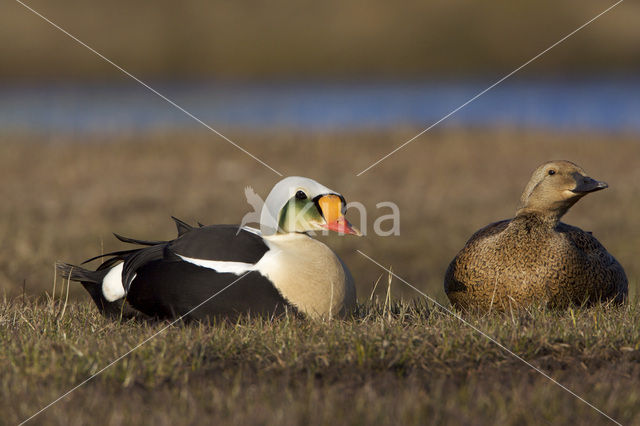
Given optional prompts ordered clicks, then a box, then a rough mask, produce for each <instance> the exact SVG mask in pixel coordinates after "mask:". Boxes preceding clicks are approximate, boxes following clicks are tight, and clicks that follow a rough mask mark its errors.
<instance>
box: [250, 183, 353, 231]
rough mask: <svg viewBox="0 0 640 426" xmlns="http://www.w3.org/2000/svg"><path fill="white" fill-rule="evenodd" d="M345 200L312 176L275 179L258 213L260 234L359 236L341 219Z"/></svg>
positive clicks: (344, 208)
mask: <svg viewBox="0 0 640 426" xmlns="http://www.w3.org/2000/svg"><path fill="white" fill-rule="evenodd" d="M345 210H346V202H345V200H344V197H343V196H342V195H340V194H339V193H337V192H335V191H332V190H331V189H329V188H327V187H326V186H323V185H320V184H319V183H318V182H316V181H315V180H313V179H309V178H305V177H299V176H291V177H287V178H284V179H282V180H281V181H280V182H278V183H277V184H276V185H275V186H274V187H273V189H272V190H271V192H270V193H269V195H268V196H267V199H266V200H265V203H264V206H263V208H262V213H261V215H260V230H261V232H262V234H263V235H273V234H286V233H294V232H299V233H303V232H310V231H323V230H329V231H334V232H339V233H342V234H353V235H362V234H361V233H360V231H358V230H357V229H356V228H354V227H353V226H351V224H350V223H349V222H348V221H347V219H345V217H344V213H345Z"/></svg>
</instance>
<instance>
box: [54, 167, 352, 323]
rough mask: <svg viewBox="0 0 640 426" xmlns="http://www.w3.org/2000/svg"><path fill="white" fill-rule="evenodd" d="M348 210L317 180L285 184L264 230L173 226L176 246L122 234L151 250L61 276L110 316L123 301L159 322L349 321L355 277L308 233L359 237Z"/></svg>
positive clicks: (273, 195)
mask: <svg viewBox="0 0 640 426" xmlns="http://www.w3.org/2000/svg"><path fill="white" fill-rule="evenodd" d="M344 212H345V200H344V197H343V196H342V195H340V194H339V193H337V192H335V191H332V190H330V189H328V188H326V187H324V186H322V185H320V184H319V183H317V182H315V181H314V180H311V179H307V178H303V177H288V178H285V179H283V180H282V181H280V182H279V183H278V184H276V185H275V187H274V188H273V189H272V190H271V192H270V193H269V196H268V197H267V199H266V201H265V204H264V206H263V208H262V211H261V216H260V230H257V229H253V228H249V227H238V226H237V225H235V226H234V225H211V226H200V227H199V228H192V227H190V226H189V225H187V224H185V223H184V222H181V221H178V220H177V219H176V224H177V226H178V233H179V235H178V237H177V238H176V239H174V240H172V241H142V240H134V239H131V238H125V237H120V236H118V235H116V237H118V238H119V239H120V240H121V241H123V242H128V243H136V244H140V245H145V246H147V247H144V248H138V249H133V250H124V251H119V252H114V253H109V254H106V255H102V256H97V257H96V258H93V259H89V261H91V260H95V259H97V258H102V257H109V259H108V260H106V261H105V262H104V263H102V265H100V266H99V267H98V268H97V270H95V271H90V270H86V269H83V268H80V267H77V266H72V265H69V264H65V263H58V265H57V266H58V270H59V271H61V272H62V275H63V276H64V277H65V278H69V279H71V280H73V281H80V282H81V283H82V284H83V285H84V287H85V289H86V290H87V291H88V292H89V293H90V294H91V297H92V298H93V300H94V302H95V303H96V305H97V306H98V309H99V310H100V311H101V312H102V313H104V314H106V315H110V316H113V315H119V314H120V312H122V311H121V309H122V307H123V303H124V301H126V302H127V303H128V304H129V305H130V306H131V307H132V308H134V309H135V310H137V311H140V312H142V313H144V314H146V315H148V316H151V317H155V318H177V317H183V318H184V319H187V320H207V319H212V318H220V317H222V318H224V317H227V318H235V317H237V316H239V315H241V314H245V313H246V314H250V315H252V316H253V315H258V316H273V315H279V314H282V313H283V312H285V311H287V310H289V311H293V312H296V313H301V314H304V315H306V316H308V317H311V318H328V317H331V316H336V315H344V314H346V313H348V312H349V311H350V310H352V309H353V308H354V307H355V302H356V291H355V286H354V283H353V279H352V277H351V274H350V273H349V270H348V269H347V267H346V266H345V265H344V264H343V263H342V261H341V260H340V259H339V258H338V257H337V256H336V255H335V254H334V253H333V251H331V249H329V247H327V246H326V245H324V244H323V243H321V242H319V241H317V240H315V239H313V238H311V237H310V236H309V235H307V233H308V232H311V231H323V230H331V231H335V232H339V233H343V234H355V235H360V233H359V231H358V230H356V229H355V228H354V227H352V226H351V224H349V222H347V220H346V219H345V217H344ZM207 299H210V300H207ZM205 301H206V302H205ZM203 302H205V303H203ZM201 304H202V305H201ZM199 305H201V306H199ZM194 308H195V309H194Z"/></svg>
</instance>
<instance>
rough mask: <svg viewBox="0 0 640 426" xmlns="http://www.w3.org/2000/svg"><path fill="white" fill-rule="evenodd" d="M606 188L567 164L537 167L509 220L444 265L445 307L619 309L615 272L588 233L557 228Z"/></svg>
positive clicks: (621, 282)
mask: <svg viewBox="0 0 640 426" xmlns="http://www.w3.org/2000/svg"><path fill="white" fill-rule="evenodd" d="M607 187H608V185H607V184H606V183H604V182H599V181H597V180H595V179H592V178H590V177H588V176H587V175H586V173H585V172H584V170H583V169H581V168H580V167H578V166H577V165H575V164H573V163H571V162H569V161H551V162H548V163H545V164H543V165H541V166H540V167H538V169H536V171H535V172H534V173H533V175H532V176H531V179H530V181H529V183H528V184H527V186H526V188H525V190H524V193H523V194H522V198H521V204H520V207H519V209H518V210H517V212H516V216H515V218H513V219H509V220H503V221H500V222H496V223H492V224H490V225H488V226H486V227H484V228H482V229H480V230H479V231H477V232H476V233H475V234H474V235H473V236H472V237H471V238H470V239H469V241H467V243H466V245H465V246H464V248H463V249H462V250H461V251H460V252H459V253H458V255H457V256H456V257H455V258H454V259H453V261H452V262H451V264H450V265H449V268H448V270H447V272H446V275H445V279H444V289H445V292H446V293H447V296H448V297H449V300H450V301H451V303H452V304H453V305H454V306H456V307H458V308H462V309H471V310H480V311H488V310H491V309H495V310H509V309H511V308H521V307H527V306H531V305H533V304H537V305H546V306H549V307H557V308H564V307H566V306H568V305H569V304H575V305H583V304H584V305H590V304H593V303H595V302H598V301H605V302H606V301H612V302H614V303H622V302H624V301H625V300H626V298H627V292H628V290H627V287H628V285H627V277H626V275H625V272H624V269H623V268H622V266H620V264H619V263H618V262H617V261H616V259H615V258H614V257H613V256H612V255H611V254H609V252H607V250H606V249H605V248H604V247H603V246H602V244H600V242H598V240H597V239H596V238H595V237H594V236H593V235H591V233H590V232H584V231H583V230H581V229H579V228H577V227H575V226H570V225H567V224H565V223H562V222H560V218H561V217H562V216H563V215H564V214H565V213H566V212H567V210H569V208H570V207H571V206H573V205H574V204H575V203H576V202H577V201H578V200H580V199H581V198H582V197H584V196H585V195H586V194H589V193H591V192H594V191H599V190H601V189H604V188H607Z"/></svg>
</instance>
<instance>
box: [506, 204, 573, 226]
mask: <svg viewBox="0 0 640 426" xmlns="http://www.w3.org/2000/svg"><path fill="white" fill-rule="evenodd" d="M565 213H566V210H564V211H559V210H547V211H540V210H537V209H532V208H529V207H523V208H521V209H519V210H518V211H516V217H515V218H516V219H518V218H520V219H529V220H531V219H533V220H535V221H536V222H539V223H540V225H541V226H543V227H545V228H549V229H553V228H555V227H556V226H557V225H558V223H559V222H560V218H561V217H562V216H563V215H564V214H565Z"/></svg>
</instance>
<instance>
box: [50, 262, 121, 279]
mask: <svg viewBox="0 0 640 426" xmlns="http://www.w3.org/2000/svg"><path fill="white" fill-rule="evenodd" d="M56 269H57V270H58V272H59V273H60V275H62V278H64V279H65V280H71V281H78V282H87V283H96V284H97V283H102V279H103V278H104V276H105V275H107V272H108V271H107V270H106V269H103V270H97V271H90V270H89V269H85V268H82V267H80V266H75V265H70V264H69V263H64V262H56Z"/></svg>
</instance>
